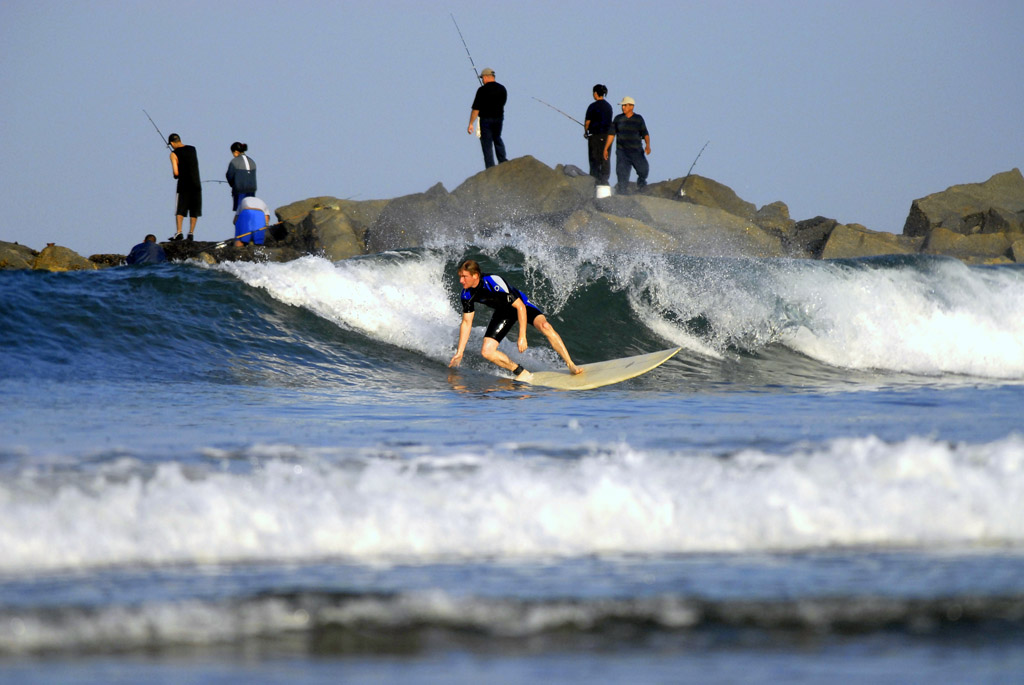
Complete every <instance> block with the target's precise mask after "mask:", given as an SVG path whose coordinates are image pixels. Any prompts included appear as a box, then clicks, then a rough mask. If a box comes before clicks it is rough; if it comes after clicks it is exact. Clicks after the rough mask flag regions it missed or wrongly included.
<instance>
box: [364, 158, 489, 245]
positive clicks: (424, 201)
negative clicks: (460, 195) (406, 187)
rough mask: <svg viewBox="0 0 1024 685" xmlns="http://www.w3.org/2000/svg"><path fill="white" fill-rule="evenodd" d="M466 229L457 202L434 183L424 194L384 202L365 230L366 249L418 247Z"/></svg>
mask: <svg viewBox="0 0 1024 685" xmlns="http://www.w3.org/2000/svg"><path fill="white" fill-rule="evenodd" d="M500 166H505V165H504V164H503V165H500ZM492 168H497V167H492ZM467 228H468V226H467V225H466V221H465V218H464V216H463V213H462V211H461V210H460V208H459V206H458V203H456V201H455V200H454V198H452V196H451V195H450V194H449V193H448V191H447V190H445V187H444V186H443V185H442V184H440V183H437V184H435V185H434V186H433V187H432V188H430V189H429V190H428V191H427V192H425V193H415V194H413V195H403V196H402V197H398V198H395V199H394V200H391V201H390V202H388V204H387V206H385V207H384V209H383V210H381V212H380V214H379V215H378V216H377V219H376V221H374V222H373V225H372V226H371V227H370V228H369V230H368V231H367V234H366V243H365V244H366V250H367V251H368V252H370V253H374V252H383V251H385V250H395V249H398V248H402V247H422V246H424V245H427V244H429V243H431V242H432V241H433V240H436V239H438V238H442V237H447V238H452V237H458V236H460V235H465V234H466V230H467Z"/></svg>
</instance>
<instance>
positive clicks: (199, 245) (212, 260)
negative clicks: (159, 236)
mask: <svg viewBox="0 0 1024 685" xmlns="http://www.w3.org/2000/svg"><path fill="white" fill-rule="evenodd" d="M219 244H220V243H219V242H217V243H215V242H212V241H208V240H195V241H188V240H170V241H167V242H163V243H160V245H161V247H163V248H164V252H165V253H166V254H167V259H168V261H171V262H184V261H188V260H197V261H200V262H203V263H206V264H217V263H220V262H288V261H291V260H293V259H298V258H299V257H301V256H303V255H304V254H306V252H303V251H300V250H296V249H294V248H292V247H289V246H287V245H282V244H281V243H279V242H278V241H275V240H274V239H273V238H272V237H271V236H267V241H266V244H264V245H253V244H252V243H248V244H246V245H243V246H242V247H235V246H234V241H228V242H227V244H226V245H224V246H223V247H217V246H218V245H219Z"/></svg>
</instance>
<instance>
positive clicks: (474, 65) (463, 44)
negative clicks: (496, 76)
mask: <svg viewBox="0 0 1024 685" xmlns="http://www.w3.org/2000/svg"><path fill="white" fill-rule="evenodd" d="M448 16H449V17H451V18H452V23H453V24H455V30H456V31H458V32H459V39H460V40H462V47H464V48H466V57H469V64H470V66H472V67H473V73H474V74H476V80H477V81H478V82H479V83H480V85H481V86H482V85H484V79H483V77H482V76H480V72H479V71H477V70H476V62H474V61H473V55H471V54H469V46H468V45H466V39H465V38H463V37H462V29H460V28H459V22H457V21H455V15H454V14H452V13H451V12H449V13H448Z"/></svg>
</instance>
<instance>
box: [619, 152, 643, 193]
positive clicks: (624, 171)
mask: <svg viewBox="0 0 1024 685" xmlns="http://www.w3.org/2000/svg"><path fill="white" fill-rule="evenodd" d="M631 169H636V187H637V190H639V189H640V188H643V187H644V186H645V185H647V174H648V173H650V171H651V165H650V164H648V163H647V157H645V156H644V151H643V149H640V150H623V149H622V148H621V147H620V148H616V149H615V178H616V181H617V183H616V185H615V190H616V191H617V192H619V193H625V192H626V189H627V188H628V187H629V172H630V170H631Z"/></svg>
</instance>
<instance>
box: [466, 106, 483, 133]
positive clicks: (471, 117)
mask: <svg viewBox="0 0 1024 685" xmlns="http://www.w3.org/2000/svg"><path fill="white" fill-rule="evenodd" d="M478 116H480V110H478V109H474V110H473V111H472V112H470V113H469V126H468V127H467V128H466V133H472V132H473V122H474V121H476V118H477V117H478Z"/></svg>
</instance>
